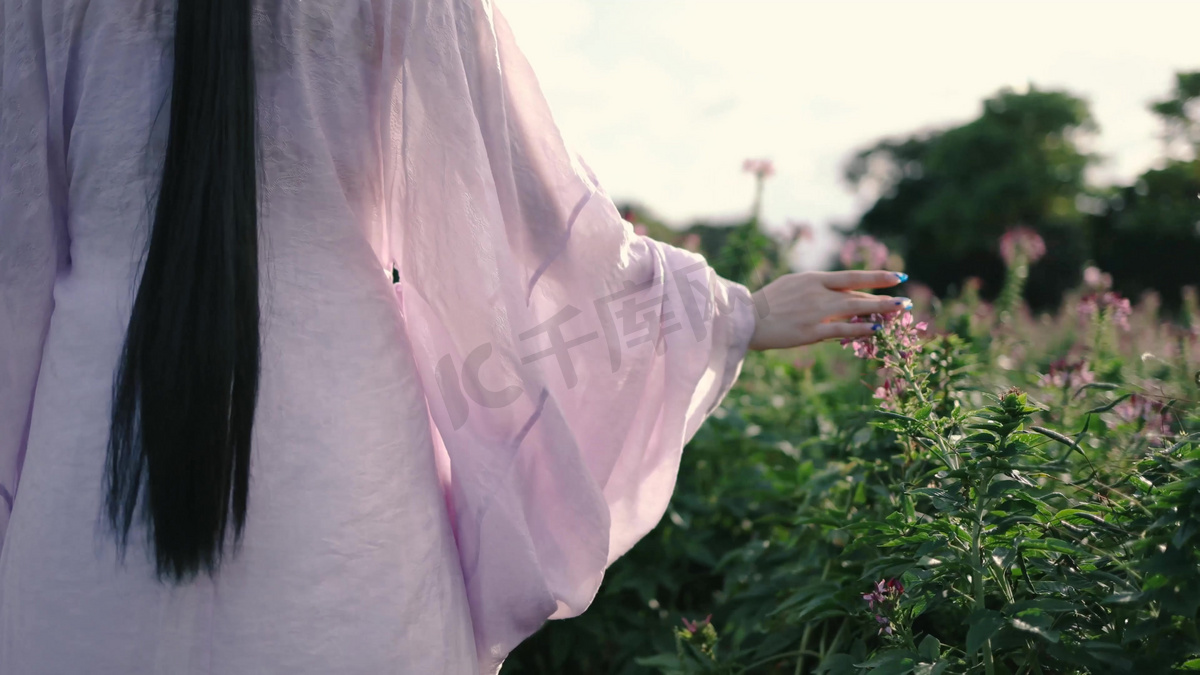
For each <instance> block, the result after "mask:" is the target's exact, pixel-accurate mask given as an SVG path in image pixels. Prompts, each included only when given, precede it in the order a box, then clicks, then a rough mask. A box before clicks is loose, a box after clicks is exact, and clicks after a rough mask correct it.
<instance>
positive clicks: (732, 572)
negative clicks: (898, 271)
mask: <svg viewBox="0 0 1200 675" xmlns="http://www.w3.org/2000/svg"><path fill="white" fill-rule="evenodd" d="M1036 236H1037V235H1036V234H1032V233H1029V232H1021V231H1016V230H1014V231H1013V232H1011V233H1010V234H1009V235H1006V237H1008V239H1006V240H1005V241H1004V242H1003V243H1002V244H1001V246H1000V248H1001V250H1002V251H1004V252H1005V259H1006V262H1007V264H1008V267H1009V274H1008V280H1007V281H1006V283H1005V287H1004V289H1003V291H1002V292H1001V293H999V295H998V297H997V298H996V299H995V301H994V302H992V303H988V302H984V301H983V300H981V299H980V298H979V296H978V293H977V286H976V285H974V284H971V283H968V284H964V286H963V290H962V292H961V293H960V294H959V295H958V296H957V297H954V298H950V299H939V298H936V297H934V296H933V295H932V294H930V293H928V292H924V291H922V289H921V287H920V286H919V284H917V283H916V280H914V281H913V282H910V283H909V284H907V288H906V287H901V289H900V290H898V291H896V294H898V295H901V294H907V295H909V296H910V297H912V298H913V300H914V303H915V306H914V308H913V310H912V312H904V313H902V314H897V315H892V317H891V318H890V319H887V320H884V319H883V318H882V317H875V318H873V320H876V321H878V322H880V323H882V324H883V328H882V330H880V331H879V332H878V333H877V335H876V336H875V337H873V338H871V339H868V340H859V341H855V342H851V343H848V344H843V345H839V344H836V343H827V344H822V345H818V346H815V347H809V348H805V349H800V350H795V351H794V352H763V353H753V354H751V355H750V356H749V358H748V359H747V361H746V364H745V367H744V370H743V374H742V376H741V378H740V380H739V382H738V384H737V386H736V388H735V389H734V391H733V392H732V393H731V394H730V395H729V397H728V398H727V399H726V400H725V402H724V403H723V405H722V406H721V408H720V409H719V410H718V411H717V413H716V414H715V415H714V416H713V418H711V419H710V420H709V421H708V422H707V423H706V424H705V425H704V427H703V428H702V429H701V430H700V431H699V433H698V435H697V436H696V438H695V439H694V440H693V441H692V443H691V444H690V445H689V446H688V448H687V450H686V451H685V455H684V466H683V467H682V469H681V473H680V478H679V484H678V487H677V491H676V495H675V498H674V499H673V501H672V504H671V507H670V510H669V512H668V516H667V517H666V518H664V519H663V522H662V523H661V524H660V525H659V527H658V528H657V529H656V530H655V531H653V532H652V533H651V534H650V535H649V536H647V537H646V539H645V540H643V541H642V542H641V543H640V544H639V545H638V546H637V547H636V548H635V549H634V550H633V551H632V552H630V553H629V554H628V555H627V556H625V557H624V558H622V559H621V560H619V561H618V562H617V563H616V564H615V565H614V566H613V568H612V569H611V570H610V571H609V574H608V577H607V579H606V581H605V584H604V587H603V588H602V589H601V591H600V595H599V596H598V598H597V599H596V602H595V604H594V605H593V607H592V608H591V609H590V610H589V611H588V612H587V613H586V614H585V615H584V616H582V617H580V618H578V619H573V620H570V621H565V622H551V625H550V626H548V627H547V628H546V629H544V630H543V631H542V632H541V633H539V634H538V635H536V636H534V638H532V639H531V640H530V641H529V642H528V643H527V644H526V645H524V646H523V647H522V648H521V649H520V650H519V651H518V652H517V653H516V654H515V655H514V656H513V658H512V659H511V661H510V663H509V664H507V665H506V667H505V671H504V672H505V673H519V672H570V673H663V674H676V673H689V674H690V673H723V674H725V673H727V674H731V675H732V674H741V673H746V674H749V673H788V674H792V673H868V672H869V673H880V674H883V673H886V674H892V675H898V674H903V673H923V674H935V673H986V674H987V675H992V674H994V673H1006V674H1007V673H1013V674H1018V673H1019V674H1025V673H1081V672H1094V673H1117V672H1140V673H1167V672H1173V671H1175V670H1177V669H1182V670H1188V669H1192V670H1200V632H1198V630H1197V613H1198V608H1200V406H1198V405H1197V400H1198V399H1200V306H1198V300H1197V295H1196V290H1195V289H1194V288H1188V289H1186V290H1185V292H1184V303H1183V307H1182V310H1181V312H1180V314H1179V315H1178V316H1175V317H1171V318H1166V317H1163V316H1160V307H1159V303H1158V302H1157V300H1156V297H1155V296H1154V295H1153V294H1148V295H1146V296H1145V297H1144V298H1142V299H1141V300H1140V301H1139V302H1138V303H1136V304H1134V305H1131V304H1130V302H1129V301H1128V300H1126V299H1124V298H1121V297H1120V296H1119V295H1117V294H1116V293H1114V292H1113V291H1112V290H1110V286H1111V283H1112V279H1111V277H1110V276H1108V275H1106V274H1104V273H1103V272H1101V271H1100V270H1096V269H1094V268H1093V269H1089V270H1088V271H1087V272H1086V273H1085V274H1084V275H1083V278H1084V280H1085V284H1084V286H1083V287H1081V288H1078V289H1076V290H1074V291H1072V292H1070V293H1069V294H1068V296H1067V297H1066V299H1065V300H1064V302H1063V305H1062V306H1061V308H1059V310H1058V311H1057V312H1056V313H1053V314H1047V313H1043V314H1041V315H1038V316H1034V315H1033V314H1031V313H1030V311H1029V310H1028V309H1027V308H1026V306H1025V305H1024V303H1023V302H1022V300H1021V297H1022V294H1023V284H1024V280H1025V278H1026V277H1027V267H1028V266H1029V265H1031V264H1033V263H1035V262H1036V259H1037V256H1038V255H1039V252H1040V251H1044V244H1042V243H1041V242H1040V240H1035V239H1034V238H1035V237H1036ZM853 248H854V250H853V251H851V252H849V253H847V255H853V256H855V257H854V258H852V261H855V262H859V263H866V262H868V260H866V258H869V257H870V256H879V255H880V254H881V252H880V251H878V248H877V243H874V242H868V241H862V240H856V241H855V242H854V246H853ZM889 292H891V290H889Z"/></svg>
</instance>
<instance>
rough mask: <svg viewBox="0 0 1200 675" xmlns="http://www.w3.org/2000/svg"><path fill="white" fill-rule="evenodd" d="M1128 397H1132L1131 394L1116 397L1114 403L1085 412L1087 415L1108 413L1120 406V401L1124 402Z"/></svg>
mask: <svg viewBox="0 0 1200 675" xmlns="http://www.w3.org/2000/svg"><path fill="white" fill-rule="evenodd" d="M1130 396H1133V394H1124V395H1123V396H1120V397H1118V398H1117V399H1116V400H1115V401H1113V402H1111V403H1108V404H1105V405H1102V406H1099V407H1097V408H1092V409H1091V410H1089V411H1087V412H1088V414H1092V413H1103V412H1108V411H1109V410H1112V409H1113V408H1115V407H1117V406H1118V405H1120V403H1121V401H1124V400H1125V399H1127V398H1129V397H1130Z"/></svg>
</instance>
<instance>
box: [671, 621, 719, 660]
mask: <svg viewBox="0 0 1200 675" xmlns="http://www.w3.org/2000/svg"><path fill="white" fill-rule="evenodd" d="M675 637H676V638H678V640H679V641H681V642H680V644H679V649H680V650H682V648H683V647H682V642H687V643H690V644H691V645H692V646H694V647H696V648H698V649H699V650H700V653H702V654H704V655H705V656H707V657H708V658H709V659H710V660H715V659H716V653H715V652H716V648H717V641H718V640H719V638H720V636H718V635H717V629H716V628H714V627H713V625H712V614H709V615H708V616H706V617H704V620H703V621H688V620H687V619H686V618H685V619H683V628H676V629H675Z"/></svg>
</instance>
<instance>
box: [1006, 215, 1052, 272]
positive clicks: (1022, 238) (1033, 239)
mask: <svg viewBox="0 0 1200 675" xmlns="http://www.w3.org/2000/svg"><path fill="white" fill-rule="evenodd" d="M1044 255H1046V242H1045V241H1044V240H1043V239H1042V237H1041V235H1039V234H1038V233H1037V232H1036V231H1035V230H1033V229H1032V228H1029V227H1025V226H1023V225H1022V226H1020V227H1014V228H1012V229H1010V230H1009V231H1007V232H1005V233H1004V236H1002V237H1000V257H1002V258H1004V262H1005V264H1007V265H1008V266H1009V267H1012V266H1013V265H1016V264H1017V261H1018V259H1020V260H1021V261H1022V262H1024V263H1025V264H1028V265H1032V264H1033V263H1035V262H1037V261H1038V260H1039V259H1041V257H1042V256H1044Z"/></svg>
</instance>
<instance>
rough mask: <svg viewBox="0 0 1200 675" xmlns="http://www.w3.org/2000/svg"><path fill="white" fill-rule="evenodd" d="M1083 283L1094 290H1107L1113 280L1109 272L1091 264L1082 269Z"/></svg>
mask: <svg viewBox="0 0 1200 675" xmlns="http://www.w3.org/2000/svg"><path fill="white" fill-rule="evenodd" d="M1083 283H1084V285H1085V286H1087V287H1088V288H1090V289H1092V290H1094V291H1107V290H1108V289H1110V288H1112V283H1113V280H1112V275H1111V274H1109V273H1108V272H1103V271H1101V270H1100V268H1099V267H1095V266H1092V267H1089V268H1087V269H1085V270H1084V271H1083Z"/></svg>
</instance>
